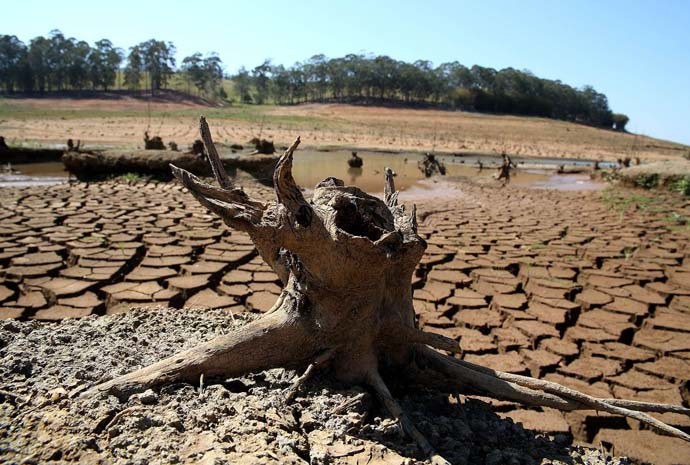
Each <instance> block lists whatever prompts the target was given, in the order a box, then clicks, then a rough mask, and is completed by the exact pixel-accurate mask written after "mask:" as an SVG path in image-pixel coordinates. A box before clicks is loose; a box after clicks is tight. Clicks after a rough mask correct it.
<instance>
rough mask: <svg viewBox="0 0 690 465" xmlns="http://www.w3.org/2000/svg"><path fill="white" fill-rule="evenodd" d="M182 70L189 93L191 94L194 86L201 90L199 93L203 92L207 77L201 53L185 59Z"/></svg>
mask: <svg viewBox="0 0 690 465" xmlns="http://www.w3.org/2000/svg"><path fill="white" fill-rule="evenodd" d="M180 68H181V70H182V73H183V74H184V77H185V81H187V92H189V93H191V86H192V84H193V85H194V87H196V88H197V89H199V91H201V90H203V88H204V84H205V76H204V69H203V59H202V58H201V53H199V52H196V53H194V54H192V55H190V56H188V57H185V58H184V59H183V60H182V65H181V67H180Z"/></svg>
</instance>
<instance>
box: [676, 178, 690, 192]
mask: <svg viewBox="0 0 690 465" xmlns="http://www.w3.org/2000/svg"><path fill="white" fill-rule="evenodd" d="M672 188H673V190H674V191H676V192H678V193H679V194H682V195H684V196H686V197H690V176H684V177H682V178H680V179H679V180H678V181H676V182H675V183H674V184H673V186H672Z"/></svg>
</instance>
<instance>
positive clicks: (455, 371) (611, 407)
mask: <svg viewBox="0 0 690 465" xmlns="http://www.w3.org/2000/svg"><path fill="white" fill-rule="evenodd" d="M422 350H423V353H422V355H423V357H424V358H425V359H426V360H427V361H428V362H429V363H430V366H431V367H432V368H433V369H434V370H437V371H439V372H441V373H443V374H445V375H447V376H449V377H451V378H455V379H460V380H462V382H464V383H467V384H469V385H471V386H472V387H474V388H475V389H479V390H481V391H486V392H489V393H491V394H494V395H496V396H499V397H502V398H504V399H508V400H515V401H518V402H522V403H526V404H531V405H539V406H545V407H553V408H557V409H559V410H563V411H572V410H590V409H591V410H599V411H602V412H608V413H614V414H617V415H622V416H626V417H630V418H633V419H635V420H638V421H640V422H642V423H645V424H647V425H649V426H651V427H653V428H655V429H657V430H659V431H661V432H664V433H666V434H668V435H671V436H675V437H678V438H680V439H683V440H685V441H688V442H690V435H688V434H687V433H685V432H683V431H681V430H679V429H677V428H674V427H672V426H670V425H667V424H666V423H663V422H662V421H659V420H657V419H656V418H654V417H651V416H649V415H647V414H646V413H643V412H645V411H647V412H650V411H651V412H676V413H683V414H686V415H687V414H690V410H688V409H686V408H683V407H680V406H675V405H669V404H660V403H651V402H634V401H627V400H624V401H618V400H616V399H599V398H596V397H592V396H590V395H587V394H584V393H582V392H579V391H576V390H574V389H571V388H568V387H566V386H562V385H560V384H557V383H552V382H550V381H544V380H540V379H535V378H530V377H527V376H520V375H514V374H511V373H504V372H502V371H496V370H492V369H490V368H486V367H482V366H479V365H476V364H474V363H470V362H466V361H463V360H457V359H454V358H450V357H447V356H444V355H442V354H439V353H438V352H434V351H431V350H428V349H425V348H424V349H422Z"/></svg>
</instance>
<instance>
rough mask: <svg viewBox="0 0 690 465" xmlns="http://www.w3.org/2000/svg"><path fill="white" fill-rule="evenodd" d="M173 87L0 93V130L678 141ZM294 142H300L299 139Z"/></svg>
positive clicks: (543, 153) (664, 154) (640, 152)
mask: <svg viewBox="0 0 690 465" xmlns="http://www.w3.org/2000/svg"><path fill="white" fill-rule="evenodd" d="M179 97H180V96H179V95H178V94H175V95H173V96H172V99H170V98H167V97H166V95H165V94H164V95H161V96H160V98H157V99H153V100H152V101H149V100H148V99H146V98H132V97H122V98H117V99H66V98H61V99H52V98H39V99H18V98H17V99H1V98H0V135H3V136H4V137H5V138H6V140H7V143H8V144H9V145H19V144H23V143H26V142H29V143H33V144H36V143H37V144H40V145H45V144H59V145H60V146H62V145H63V144H64V143H65V141H66V140H67V139H68V138H72V139H74V140H81V141H82V148H84V147H86V148H93V147H94V146H115V147H123V148H133V147H137V146H139V147H142V146H143V135H144V130H146V129H147V128H148V129H149V131H150V132H151V135H157V136H161V137H162V138H163V141H164V142H165V143H168V142H170V141H175V142H176V143H177V144H178V145H179V147H181V148H184V147H187V146H188V145H189V144H191V143H192V142H193V141H194V140H195V139H197V138H198V133H199V130H198V127H197V123H196V120H197V115H198V113H207V116H209V117H210V118H209V119H210V121H211V123H212V124H211V126H212V132H213V138H214V140H215V141H216V142H222V143H224V144H226V145H230V144H233V143H239V144H247V142H248V141H249V140H250V139H252V138H253V137H257V135H258V136H261V137H265V138H267V139H269V140H274V141H275V142H276V144H279V145H287V144H289V143H291V142H292V141H293V140H294V139H295V137H296V136H297V135H298V134H299V135H301V136H302V138H303V140H304V141H305V144H310V147H311V148H315V147H340V148H343V149H350V148H351V149H353V150H366V149H375V150H395V151H398V150H401V151H405V152H409V151H419V152H426V151H434V152H441V153H474V154H476V153H480V154H493V155H496V154H500V153H501V152H504V151H505V152H507V153H508V154H510V155H518V156H525V157H546V158H580V159H588V160H602V161H609V162H615V161H616V160H617V159H619V158H625V157H630V158H636V157H639V158H640V159H641V160H642V161H644V162H647V161H657V160H669V159H676V158H679V157H680V156H681V155H683V154H685V153H687V152H688V146H685V145H682V144H677V143H673V142H669V141H664V140H660V139H654V138H651V137H648V136H643V135H636V134H630V133H627V132H617V131H611V130H605V129H598V128H593V127H590V126H586V125H582V124H574V123H570V122H565V121H558V120H553V119H548V118H537V117H522V116H508V115H491V114H482V113H472V112H459V111H458V112H454V111H442V110H421V109H404V108H384V107H373V106H358V105H345V104H305V105H290V106H279V105H249V106H231V107H226V108H214V107H209V106H205V105H202V104H200V102H198V101H195V100H184V99H182V100H180V98H179ZM303 147H304V145H303Z"/></svg>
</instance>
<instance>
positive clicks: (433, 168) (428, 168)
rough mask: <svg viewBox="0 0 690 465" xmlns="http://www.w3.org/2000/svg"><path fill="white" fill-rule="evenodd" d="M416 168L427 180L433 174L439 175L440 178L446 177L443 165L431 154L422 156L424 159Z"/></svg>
mask: <svg viewBox="0 0 690 465" xmlns="http://www.w3.org/2000/svg"><path fill="white" fill-rule="evenodd" d="M417 166H418V168H419V169H420V171H421V172H422V173H424V176H425V177H427V178H430V177H431V176H433V175H435V174H440V175H442V176H445V175H446V167H445V165H444V164H443V163H441V162H440V161H438V159H436V156H435V155H434V154H432V153H426V154H424V158H423V159H422V160H421V161H420V162H419V163H418V165H417Z"/></svg>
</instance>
